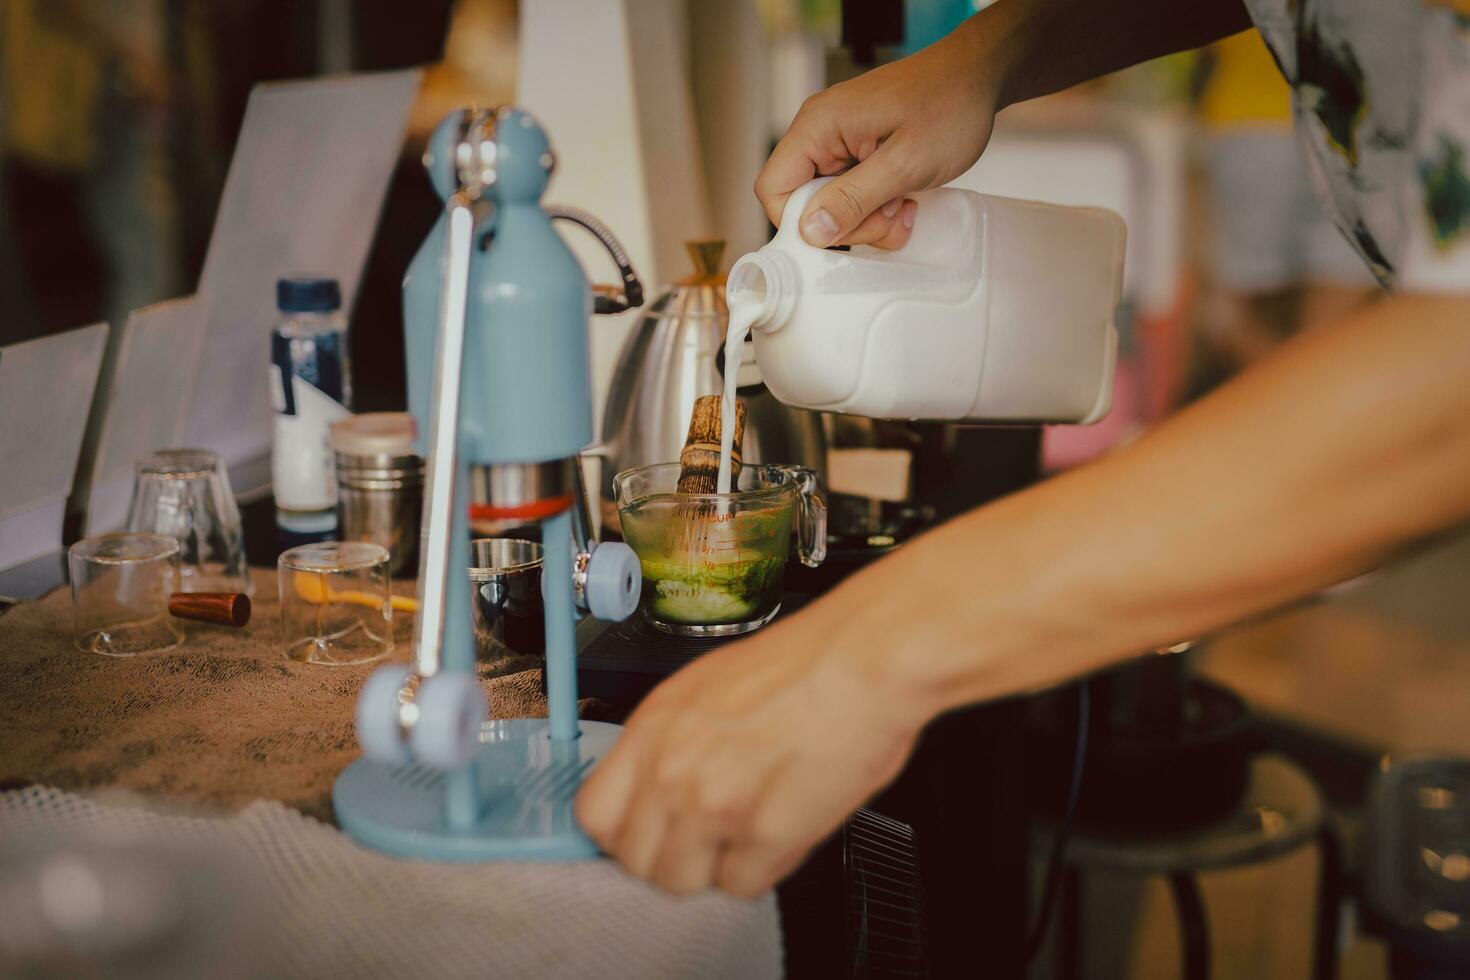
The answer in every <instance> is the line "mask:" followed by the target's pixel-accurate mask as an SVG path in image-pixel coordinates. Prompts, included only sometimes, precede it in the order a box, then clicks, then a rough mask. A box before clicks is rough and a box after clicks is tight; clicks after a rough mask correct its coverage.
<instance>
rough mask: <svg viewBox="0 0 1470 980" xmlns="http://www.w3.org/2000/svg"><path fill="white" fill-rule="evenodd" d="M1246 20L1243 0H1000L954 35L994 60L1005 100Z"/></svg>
mask: <svg viewBox="0 0 1470 980" xmlns="http://www.w3.org/2000/svg"><path fill="white" fill-rule="evenodd" d="M1249 26H1250V18H1249V16H1248V15H1247V12H1246V9H1245V5H1244V4H1243V2H1242V0H1199V2H1195V3H1181V2H1179V0H1000V2H999V3H996V4H994V5H992V6H990V7H988V8H986V9H985V10H983V11H981V12H980V13H978V14H976V15H975V16H974V17H972V18H970V20H969V21H967V22H966V23H965V25H964V26H962V27H961V28H960V29H959V31H957V32H956V34H957V35H959V36H960V37H961V38H962V39H963V41H964V43H969V44H971V45H973V46H974V47H975V48H976V49H977V52H983V55H982V57H985V58H987V59H989V60H990V61H991V62H993V66H994V70H996V71H997V72H998V73H999V76H1000V77H999V78H998V80H997V86H996V87H997V89H998V93H999V104H1000V105H1001V106H1005V105H1011V104H1013V103H1016V102H1022V101H1025V100H1026V99H1031V98H1035V97H1037V96H1040V95H1046V94H1048V93H1051V92H1056V91H1059V90H1061V89H1064V88H1066V87H1068V86H1070V85H1075V84H1077V83H1079V82H1085V81H1088V80H1089V79H1093V78H1097V77H1098V76H1100V75H1105V74H1107V73H1108V72H1111V71H1117V70H1118V69H1120V68H1126V67H1128V66H1129V65H1135V64H1138V63H1139V62H1143V61H1147V60H1149V59H1150V58H1157V57H1159V56H1160V55H1165V54H1170V53H1172V52H1175V51H1184V50H1187V49H1189V48H1196V47H1199V46H1200V45H1203V44H1208V43H1209V42H1211V41H1214V40H1217V39H1219V38H1222V37H1225V36H1227V35H1229V34H1234V33H1236V32H1237V31H1242V30H1244V29H1245V28H1247V27H1249Z"/></svg>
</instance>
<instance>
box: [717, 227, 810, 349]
mask: <svg viewBox="0 0 1470 980" xmlns="http://www.w3.org/2000/svg"><path fill="white" fill-rule="evenodd" d="M796 294H797V270H796V264H795V263H794V262H792V260H791V257H790V256H789V255H785V254H784V253H782V252H778V251H776V250H775V249H772V248H762V249H760V250H758V251H755V252H751V253H749V254H748V255H744V256H742V257H741V258H740V259H739V260H738V261H737V262H736V263H735V265H734V266H732V267H731V269H730V275H729V277H728V278H727V280H726V285H725V303H726V305H727V306H728V307H729V308H730V317H731V319H734V318H735V317H736V316H740V315H742V314H743V315H745V316H748V317H750V318H751V319H750V326H751V329H753V330H758V331H760V332H762V333H772V332H774V331H776V330H780V329H781V328H782V327H784V326H785V325H786V324H787V322H788V321H790V319H791V314H792V311H793V310H794V309H795V308H796Z"/></svg>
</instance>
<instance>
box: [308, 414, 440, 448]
mask: <svg viewBox="0 0 1470 980" xmlns="http://www.w3.org/2000/svg"><path fill="white" fill-rule="evenodd" d="M417 431H418V430H417V427H416V426H415V425H414V421H413V416H412V415H410V414H408V413H407V412H366V413H364V414H362V415H353V416H351V417H349V418H345V419H341V420H339V421H336V422H333V423H332V426H331V429H330V433H329V435H328V436H327V442H328V444H329V445H330V446H331V447H332V451H333V452H336V453H341V454H342V455H344V456H412V455H413V454H414V453H413V440H414V436H415V435H416V434H417Z"/></svg>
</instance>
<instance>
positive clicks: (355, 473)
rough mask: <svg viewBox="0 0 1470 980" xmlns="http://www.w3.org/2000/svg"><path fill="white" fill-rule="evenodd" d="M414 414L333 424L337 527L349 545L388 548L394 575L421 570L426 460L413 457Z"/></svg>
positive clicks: (375, 414) (366, 416)
mask: <svg viewBox="0 0 1470 980" xmlns="http://www.w3.org/2000/svg"><path fill="white" fill-rule="evenodd" d="M415 434H416V429H415V426H414V420H413V416H412V415H410V414H408V413H407V412H368V413H365V414H362V415H354V416H352V417H350V418H346V419H342V420H341V421H339V422H334V423H333V424H332V428H331V433H330V435H329V437H328V441H329V443H330V445H331V447H332V453H333V455H334V457H335V459H336V464H337V526H338V529H339V530H338V533H339V535H340V536H341V538H342V540H344V541H370V542H372V543H373V544H379V545H382V546H383V547H384V548H387V549H388V554H389V555H390V556H391V557H390V559H389V563H388V569H389V573H390V574H392V575H403V574H408V575H413V574H415V573H416V572H417V570H418V544H419V518H420V514H421V513H422V509H423V485H424V461H423V458H422V457H420V456H418V455H416V454H415V453H414V448H413V443H414V437H415Z"/></svg>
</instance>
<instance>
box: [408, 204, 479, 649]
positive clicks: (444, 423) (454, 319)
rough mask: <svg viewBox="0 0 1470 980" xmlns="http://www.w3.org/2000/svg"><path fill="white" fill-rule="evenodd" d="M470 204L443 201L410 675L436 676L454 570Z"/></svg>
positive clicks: (472, 221)
mask: <svg viewBox="0 0 1470 980" xmlns="http://www.w3.org/2000/svg"><path fill="white" fill-rule="evenodd" d="M474 228H475V215H474V210H473V207H472V199H471V198H470V197H469V195H467V194H465V193H464V192H463V191H461V192H459V193H457V194H455V195H454V196H453V197H451V198H450V199H449V228H448V234H447V235H446V239H447V242H448V248H447V249H446V250H445V255H444V259H443V261H444V267H443V270H442V274H443V277H444V278H443V282H444V288H443V291H442V293H441V294H440V297H439V330H438V348H439V349H438V353H439V356H438V357H437V358H436V359H435V362H434V406H433V408H434V410H433V414H432V416H431V421H430V426H429V467H428V471H429V472H428V480H427V483H426V486H425V488H424V490H425V492H424V510H425V514H424V522H423V534H422V538H421V548H420V554H421V555H422V556H423V557H422V558H421V559H420V563H419V582H420V588H421V589H422V592H421V594H420V595H419V618H418V623H417V627H416V629H415V632H414V669H415V672H416V673H417V674H418V675H419V676H420V677H431V676H433V675H434V674H436V673H438V671H439V668H440V666H441V664H442V662H443V658H442V656H441V648H442V647H443V644H444V620H445V615H444V607H445V603H446V601H447V598H448V590H449V582H450V580H451V577H452V575H453V573H454V570H453V569H451V568H450V567H449V565H450V553H451V550H452V549H451V548H450V544H451V533H450V532H451V527H452V524H453V519H454V499H455V498H454V489H455V474H456V465H455V441H456V438H457V437H458V435H459V403H460V385H461V383H462V380H463V379H462V377H461V376H462V373H463V368H464V343H465V307H466V303H467V301H468V299H469V276H470V252H471V248H472V246H473V242H474Z"/></svg>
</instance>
